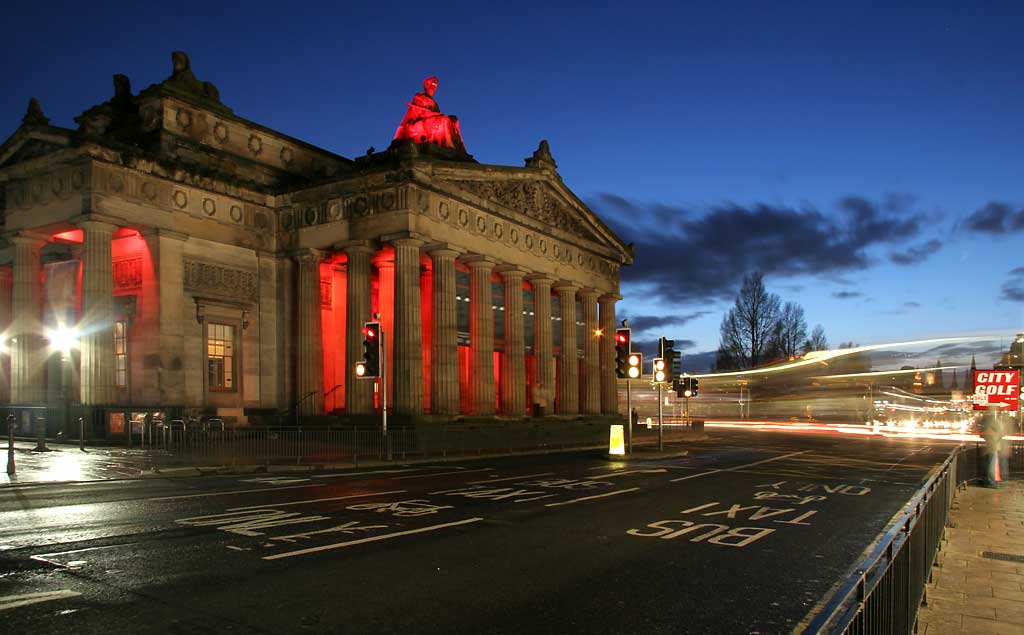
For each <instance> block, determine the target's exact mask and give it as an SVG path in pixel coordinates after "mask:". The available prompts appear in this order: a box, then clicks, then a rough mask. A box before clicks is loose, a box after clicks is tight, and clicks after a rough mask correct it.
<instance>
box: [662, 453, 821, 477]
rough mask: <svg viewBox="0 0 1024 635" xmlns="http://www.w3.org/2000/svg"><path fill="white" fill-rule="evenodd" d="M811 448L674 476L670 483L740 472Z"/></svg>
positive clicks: (796, 454)
mask: <svg viewBox="0 0 1024 635" xmlns="http://www.w3.org/2000/svg"><path fill="white" fill-rule="evenodd" d="M808 452H810V450H801V451H800V452H790V453H789V454H782V455H779V456H773V457H772V458H770V459H764V460H761V461H755V462H753V463H747V464H746V465H737V466H736V467H723V468H721V469H717V470H709V471H707V472H701V473H700V474H691V475H689V476H683V477H680V478H674V479H672V480H670V481H669V482H670V483H678V482H679V481H686V480H689V479H691V478H700V477H702V476H707V475H709V474H717V473H718V472H738V471H739V470H745V469H746V468H748V467H754V466H755V465H761V464H763V463H771V462H772V461H778V460H780V459H788V458H789V457H791V456H798V455H800V454H807V453H808Z"/></svg>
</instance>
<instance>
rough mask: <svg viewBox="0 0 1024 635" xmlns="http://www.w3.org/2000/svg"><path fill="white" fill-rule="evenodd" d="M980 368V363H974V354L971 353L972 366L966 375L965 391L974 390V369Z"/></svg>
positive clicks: (970, 391) (971, 391)
mask: <svg viewBox="0 0 1024 635" xmlns="http://www.w3.org/2000/svg"><path fill="white" fill-rule="evenodd" d="M976 370H978V365H977V364H976V363H974V355H971V367H970V368H969V369H968V370H967V376H966V377H964V392H966V393H973V392H974V371H976Z"/></svg>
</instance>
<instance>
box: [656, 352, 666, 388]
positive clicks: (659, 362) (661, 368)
mask: <svg viewBox="0 0 1024 635" xmlns="http://www.w3.org/2000/svg"><path fill="white" fill-rule="evenodd" d="M652 361H653V362H654V381H656V382H657V383H659V384H660V383H662V382H663V381H665V380H666V379H668V377H667V375H666V374H665V360H663V359H662V358H660V357H655V358H654V359H653V360H652Z"/></svg>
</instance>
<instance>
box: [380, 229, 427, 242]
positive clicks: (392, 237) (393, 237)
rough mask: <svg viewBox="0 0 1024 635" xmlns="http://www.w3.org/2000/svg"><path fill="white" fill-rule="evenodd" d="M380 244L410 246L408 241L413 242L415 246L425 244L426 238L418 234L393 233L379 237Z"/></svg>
mask: <svg viewBox="0 0 1024 635" xmlns="http://www.w3.org/2000/svg"><path fill="white" fill-rule="evenodd" d="M380 241H381V242H382V243H389V244H391V245H398V244H406V245H408V244H412V243H410V242H409V241H414V242H415V244H417V245H422V244H424V243H426V242H427V241H426V236H424V235H423V234H420V233H418V232H395V233H393V234H384V235H383V236H381V237H380Z"/></svg>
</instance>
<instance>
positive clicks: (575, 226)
mask: <svg viewBox="0 0 1024 635" xmlns="http://www.w3.org/2000/svg"><path fill="white" fill-rule="evenodd" d="M452 184H454V185H457V186H458V187H461V188H463V189H465V190H467V191H469V192H471V193H473V194H475V195H477V196H479V197H480V198H483V199H487V200H490V201H494V202H496V203H498V204H500V205H502V206H504V207H507V208H509V209H511V210H514V211H517V212H520V213H522V214H526V215H527V216H529V217H530V218H533V219H535V220H538V221H540V222H542V223H544V224H545V225H548V226H550V227H555V228H557V229H561V230H563V231H567V232H570V233H572V234H575V235H577V236H580V237H581V238H586V239H587V240H593V241H596V240H597V238H596V237H595V236H594V235H593V233H591V232H590V230H588V229H587V228H586V227H584V225H583V223H582V222H580V219H579V214H578V213H577V212H576V211H575V210H573V209H572V208H570V207H569V206H568V205H565V204H564V203H562V202H561V201H560V200H558V198H556V197H555V196H554V195H553V194H551V193H550V192H549V191H548V190H547V188H545V187H543V186H542V184H540V183H538V182H535V181H505V182H498V181H452Z"/></svg>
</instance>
